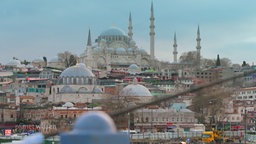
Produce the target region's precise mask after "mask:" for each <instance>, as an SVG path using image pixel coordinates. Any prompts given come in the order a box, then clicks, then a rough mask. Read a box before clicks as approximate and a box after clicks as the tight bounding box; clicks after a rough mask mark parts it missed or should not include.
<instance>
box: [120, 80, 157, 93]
mask: <svg viewBox="0 0 256 144" xmlns="http://www.w3.org/2000/svg"><path fill="white" fill-rule="evenodd" d="M120 96H152V94H151V93H150V92H149V90H148V89H147V88H146V87H144V86H143V85H140V84H138V83H137V79H136V78H134V80H133V83H132V84H130V85H128V86H126V87H124V88H123V89H122V90H121V92H120Z"/></svg>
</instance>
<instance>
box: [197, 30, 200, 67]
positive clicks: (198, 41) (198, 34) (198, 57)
mask: <svg viewBox="0 0 256 144" xmlns="http://www.w3.org/2000/svg"><path fill="white" fill-rule="evenodd" d="M196 42H197V45H196V52H197V56H196V61H197V65H198V66H200V57H201V52H200V51H201V45H200V42H201V38H200V30H199V25H198V28H197V38H196Z"/></svg>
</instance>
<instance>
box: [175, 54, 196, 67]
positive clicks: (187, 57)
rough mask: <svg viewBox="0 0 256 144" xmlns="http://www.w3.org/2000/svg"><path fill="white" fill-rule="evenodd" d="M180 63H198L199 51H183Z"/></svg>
mask: <svg viewBox="0 0 256 144" xmlns="http://www.w3.org/2000/svg"><path fill="white" fill-rule="evenodd" d="M179 62H180V63H191V64H196V63H197V52H196V51H189V52H185V53H182V54H181V56H180V58H179Z"/></svg>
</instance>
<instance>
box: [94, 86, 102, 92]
mask: <svg viewBox="0 0 256 144" xmlns="http://www.w3.org/2000/svg"><path fill="white" fill-rule="evenodd" d="M92 92H93V93H102V90H101V89H100V88H98V87H94V88H93V91H92Z"/></svg>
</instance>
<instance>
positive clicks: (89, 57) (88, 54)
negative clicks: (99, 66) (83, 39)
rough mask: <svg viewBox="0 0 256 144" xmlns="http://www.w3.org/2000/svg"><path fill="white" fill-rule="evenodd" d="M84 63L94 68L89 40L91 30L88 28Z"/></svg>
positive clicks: (90, 41)
mask: <svg viewBox="0 0 256 144" xmlns="http://www.w3.org/2000/svg"><path fill="white" fill-rule="evenodd" d="M85 64H86V65H87V66H89V67H91V68H94V67H95V65H96V63H95V61H94V60H93V56H92V40H91V30H90V29H89V32H88V40H87V46H86V61H85Z"/></svg>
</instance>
